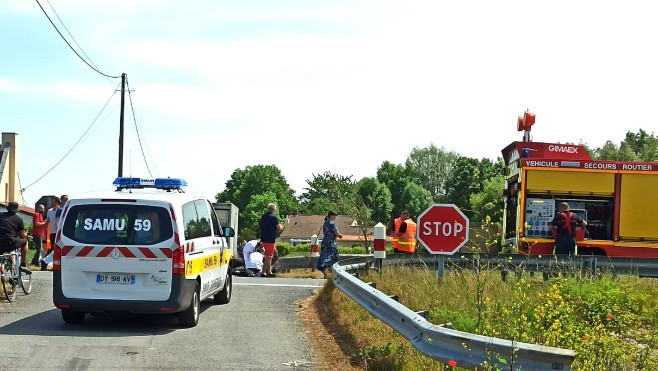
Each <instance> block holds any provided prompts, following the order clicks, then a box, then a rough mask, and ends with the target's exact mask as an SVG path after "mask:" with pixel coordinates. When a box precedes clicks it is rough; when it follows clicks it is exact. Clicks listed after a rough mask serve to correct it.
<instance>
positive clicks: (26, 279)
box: [18, 269, 32, 295]
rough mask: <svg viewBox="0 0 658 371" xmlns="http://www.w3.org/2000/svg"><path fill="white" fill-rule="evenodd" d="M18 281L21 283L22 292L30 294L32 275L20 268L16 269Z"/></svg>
mask: <svg viewBox="0 0 658 371" xmlns="http://www.w3.org/2000/svg"><path fill="white" fill-rule="evenodd" d="M18 282H19V283H20V285H21V288H22V289H23V292H24V293H25V295H30V293H31V292H32V275H31V274H25V273H23V272H21V270H20V269H19V270H18Z"/></svg>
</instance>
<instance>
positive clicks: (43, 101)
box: [0, 0, 658, 205]
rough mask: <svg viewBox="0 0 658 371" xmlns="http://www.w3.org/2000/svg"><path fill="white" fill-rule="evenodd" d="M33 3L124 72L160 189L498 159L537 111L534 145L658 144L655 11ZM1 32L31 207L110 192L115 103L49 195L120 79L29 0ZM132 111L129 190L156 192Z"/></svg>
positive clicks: (213, 189) (600, 6)
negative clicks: (423, 152)
mask: <svg viewBox="0 0 658 371" xmlns="http://www.w3.org/2000/svg"><path fill="white" fill-rule="evenodd" d="M40 1H41V4H42V6H43V7H44V9H46V11H47V12H48V14H49V15H50V16H51V18H52V19H53V21H54V22H55V24H56V25H57V26H58V27H59V28H60V30H61V31H62V33H63V34H64V35H65V36H66V37H67V39H68V40H69V42H71V44H72V45H74V46H75V47H76V49H77V46H76V45H75V43H74V42H73V40H72V39H71V38H70V36H69V35H68V33H67V32H66V29H65V28H64V27H63V26H62V24H61V23H60V22H59V21H58V19H57V17H56V16H55V13H54V12H53V10H52V8H51V5H52V7H53V8H54V9H55V11H57V14H58V15H59V17H60V18H61V19H62V20H63V22H64V25H66V28H68V31H70V33H71V34H72V35H73V37H74V38H75V40H76V41H77V43H78V44H79V45H80V46H81V47H82V50H83V51H84V53H86V55H87V56H89V58H91V61H93V63H94V64H95V65H96V66H97V67H98V69H99V70H101V71H102V72H104V73H106V74H109V75H120V74H121V73H127V74H128V80H129V83H130V87H131V88H132V89H133V90H134V92H133V93H132V102H133V104H134V107H135V113H136V117H137V122H138V124H139V128H140V131H141V133H142V134H143V137H142V139H143V142H142V144H143V145H144V147H145V151H146V157H147V159H148V164H149V167H150V169H151V172H152V173H153V176H154V177H160V176H171V177H183V178H185V179H186V180H187V181H188V183H189V184H190V189H194V190H198V191H202V192H205V193H207V194H208V195H209V196H213V195H214V194H215V193H217V192H220V191H222V190H223V189H224V185H225V183H226V181H227V180H228V179H229V178H230V175H231V173H232V172H233V171H234V170H235V169H237V168H241V169H244V168H245V167H246V166H249V165H257V164H273V165H276V166H277V167H278V168H279V169H281V171H282V173H283V175H284V176H285V177H286V178H287V180H288V182H289V184H290V185H291V186H292V187H293V189H295V190H296V191H297V192H298V193H301V192H302V191H303V188H304V187H305V186H306V183H305V180H306V179H310V178H311V177H312V174H319V173H322V172H324V171H331V172H335V173H338V174H341V175H353V176H354V178H355V179H360V178H362V177H365V176H374V175H375V173H376V170H377V167H378V166H379V165H381V163H382V162H383V161H385V160H388V161H391V162H394V163H403V162H404V161H405V159H406V156H407V155H408V154H409V152H410V150H411V149H412V148H413V147H414V146H418V147H426V146H428V145H430V144H432V143H433V144H435V145H436V146H438V147H444V148H446V149H447V150H454V151H455V152H457V153H459V154H461V155H464V156H469V157H477V158H483V157H487V158H491V159H495V158H496V157H498V156H500V150H501V149H502V148H503V147H505V146H506V145H507V144H509V143H510V142H512V141H515V140H520V139H521V137H522V134H521V133H518V132H517V131H516V117H517V116H518V115H520V114H522V113H523V111H524V110H525V109H526V108H529V109H530V110H531V111H533V112H535V113H536V115H537V124H536V125H535V127H534V128H533V138H534V140H535V141H544V142H562V143H564V142H578V141H580V140H582V141H584V142H586V143H588V144H589V145H591V146H600V145H602V144H603V143H604V142H605V141H606V140H608V139H610V140H613V141H614V142H616V143H619V142H620V141H621V140H622V139H623V137H624V134H625V133H626V132H627V131H629V130H630V131H638V130H639V129H640V128H642V129H644V130H647V131H649V132H650V133H652V132H654V131H658V130H657V128H658V124H656V118H655V117H654V116H653V108H654V104H655V102H656V101H658V99H657V98H658V89H656V86H658V84H656V83H657V82H658V68H657V67H656V66H658V54H657V53H655V51H654V50H653V49H654V47H653V45H654V44H655V40H654V39H655V35H658V23H656V22H655V19H654V17H655V9H654V5H653V4H651V3H650V2H639V1H629V2H623V3H622V2H596V3H593V2H574V1H551V2H538V1H504V2H491V1H457V2H446V1H380V0H378V1H358V0H349V1H309V0H300V1H276V2H274V1H217V0H213V1H210V0H208V1H203V0H196V1H187V2H182V1H168V0H111V1H110V0H95V1H83V0H50V3H49V2H48V1H46V0H40ZM0 34H1V35H2V38H0V49H1V50H2V51H3V52H2V55H3V56H2V58H0V129H1V130H2V131H3V132H16V133H18V134H19V151H20V164H19V166H20V168H19V169H20V170H19V176H20V179H21V183H22V185H23V187H26V186H29V187H28V188H27V189H26V191H25V193H24V197H25V199H26V201H27V203H28V205H32V204H33V203H34V202H35V201H36V200H37V199H38V198H39V197H40V196H41V195H46V194H55V195H60V194H62V193H68V194H75V193H79V192H85V191H89V190H98V189H111V182H112V180H113V179H114V177H115V176H116V175H117V167H118V165H117V159H118V132H119V94H118V93H117V94H115V95H114V96H113V97H112V99H111V101H110V104H109V105H108V107H107V109H106V110H105V111H104V113H103V114H101V116H100V117H99V119H98V120H97V122H96V123H95V124H94V125H93V127H92V128H91V130H89V132H88V133H87V135H86V136H84V138H83V139H82V140H81V141H80V143H79V144H78V145H77V147H76V148H75V149H74V150H73V151H72V152H71V153H70V154H69V155H68V156H67V157H66V158H65V159H64V160H63V161H62V162H61V164H59V165H58V166H57V167H55V169H54V170H53V171H52V172H50V173H49V174H48V175H46V176H45V177H43V178H42V179H41V180H38V179H39V178H40V177H41V176H42V175H43V174H44V173H45V172H46V171H48V170H49V169H50V168H52V167H53V165H55V163H56V162H57V161H59V160H60V159H61V158H62V157H64V155H65V154H66V152H67V151H69V150H70V149H71V147H72V146H73V145H74V143H75V142H76V141H78V140H79V139H80V137H81V136H82V134H83V133H84V132H85V130H87V128H88V127H89V126H90V125H91V123H92V122H93V121H94V118H95V117H96V116H97V115H98V114H99V112H100V111H101V108H102V107H103V105H104V104H105V103H106V102H107V101H108V99H110V97H111V96H112V93H113V91H114V89H115V87H116V86H117V84H118V83H119V80H117V79H110V80H109V81H108V79H106V78H104V77H102V76H101V75H99V74H97V73H96V72H94V71H93V70H91V69H90V68H89V67H87V66H86V65H85V64H84V63H83V62H82V61H81V60H80V59H79V58H78V57H77V56H76V55H75V54H74V53H73V52H72V51H71V50H70V49H69V48H68V46H67V45H66V44H65V43H64V41H63V40H62V39H61V38H60V36H59V35H58V34H57V33H56V31H55V29H54V28H53V27H52V25H50V23H49V22H48V20H47V18H46V17H45V16H44V14H43V13H42V11H41V9H40V8H39V6H38V4H37V3H36V1H26V0H5V1H3V2H2V4H1V5H0ZM78 50H79V49H78ZM126 107H127V109H126V132H125V135H126V139H125V153H124V174H125V175H133V176H146V177H148V171H147V169H146V166H145V161H144V159H143V157H142V153H141V150H140V146H139V144H138V142H137V136H136V135H135V126H134V123H133V120H132V112H131V110H130V105H129V102H128V101H127V106H126ZM37 180H38V181H37ZM35 181H36V183H34V182H35ZM32 183H34V185H31V184H32Z"/></svg>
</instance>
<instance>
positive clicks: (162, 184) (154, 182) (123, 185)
mask: <svg viewBox="0 0 658 371" xmlns="http://www.w3.org/2000/svg"><path fill="white" fill-rule="evenodd" d="M112 184H113V185H114V186H115V187H117V188H118V189H127V188H156V189H181V188H183V187H185V186H187V182H186V181H185V180H184V179H181V178H155V179H142V178H128V177H118V178H116V179H114V182H113V183H112Z"/></svg>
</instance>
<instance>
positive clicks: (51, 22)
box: [36, 0, 121, 79]
mask: <svg viewBox="0 0 658 371" xmlns="http://www.w3.org/2000/svg"><path fill="white" fill-rule="evenodd" d="M36 2H37V4H38V5H39V8H41V11H42V12H43V14H45V15H46V18H48V21H49V22H50V24H51V25H53V27H55V31H57V33H58V34H59V36H60V37H61V38H62V40H64V42H65V43H66V45H68V46H69V48H71V50H73V52H74V53H75V55H77V56H78V58H80V60H81V61H83V62H85V64H86V65H87V66H89V68H91V69H92V70H94V71H96V72H98V73H100V74H101V75H103V76H105V77H109V78H113V79H118V78H121V76H110V75H106V74H104V73H103V72H101V71H99V70H98V69H97V68H96V67H94V66H92V65H91V64H89V62H87V61H86V60H85V59H84V58H82V56H81V55H80V54H79V53H78V52H77V51H76V50H75V49H74V48H73V46H71V44H70V43H69V42H68V40H66V38H65V37H64V35H62V33H61V32H60V31H59V29H58V28H57V26H55V23H53V20H52V19H50V16H49V15H48V13H46V10H45V9H44V8H43V7H42V6H41V3H40V2H39V0H36Z"/></svg>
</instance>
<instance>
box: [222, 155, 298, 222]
mask: <svg viewBox="0 0 658 371" xmlns="http://www.w3.org/2000/svg"><path fill="white" fill-rule="evenodd" d="M268 192H270V193H271V195H273V196H271V200H269V201H268V202H266V203H265V204H264V205H262V206H263V207H262V209H261V210H260V213H261V214H262V213H264V212H265V211H266V209H267V204H268V203H269V202H274V203H276V204H277V209H278V210H279V215H280V216H285V215H288V214H289V213H291V212H292V211H294V210H297V209H298V207H299V204H298V202H297V199H296V198H295V192H294V191H293V190H292V188H290V185H288V182H287V181H286V178H285V177H284V176H283V175H282V174H281V170H279V168H277V167H276V166H274V165H254V166H247V167H246V168H245V169H244V170H242V169H236V170H235V171H234V172H233V174H231V179H230V180H228V181H227V182H226V188H225V190H224V191H223V192H220V193H218V194H217V195H216V199H217V202H231V203H233V204H234V205H236V206H237V207H238V209H239V210H240V224H239V226H240V230H242V229H243V228H254V225H253V224H245V223H244V221H247V220H250V219H249V216H248V215H245V209H246V208H247V206H248V205H249V204H250V203H251V202H252V200H253V198H254V197H255V196H258V195H264V194H268ZM255 230H256V231H257V230H258V229H255ZM252 232H253V231H252Z"/></svg>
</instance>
